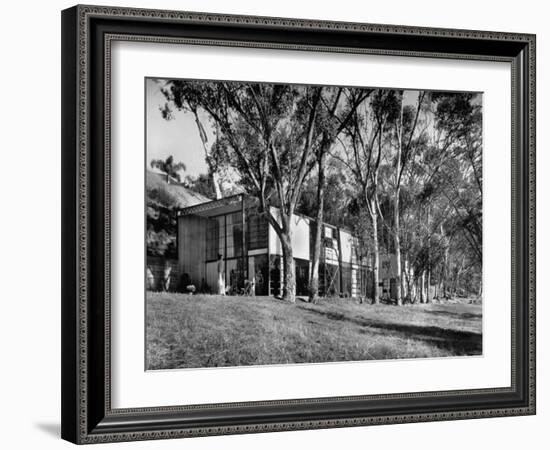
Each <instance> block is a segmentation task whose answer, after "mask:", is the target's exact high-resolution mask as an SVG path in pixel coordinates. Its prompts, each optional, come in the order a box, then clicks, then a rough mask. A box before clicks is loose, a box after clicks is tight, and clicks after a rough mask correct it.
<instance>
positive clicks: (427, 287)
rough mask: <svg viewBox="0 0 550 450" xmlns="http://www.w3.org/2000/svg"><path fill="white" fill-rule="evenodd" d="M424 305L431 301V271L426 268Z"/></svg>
mask: <svg viewBox="0 0 550 450" xmlns="http://www.w3.org/2000/svg"><path fill="white" fill-rule="evenodd" d="M426 278H427V279H426V303H431V302H432V299H431V298H430V286H431V283H432V270H431V268H429V267H428V276H427V277H426Z"/></svg>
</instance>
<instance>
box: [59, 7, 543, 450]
mask: <svg viewBox="0 0 550 450" xmlns="http://www.w3.org/2000/svg"><path fill="white" fill-rule="evenodd" d="M115 40H127V41H143V42H156V43H159V44H162V43H192V44H197V45H224V46H243V47H256V48H266V49H267V48H277V49H293V50H303V51H312V50H314V51H325V52H346V53H366V54H383V55H401V56H414V57H436V58H448V59H475V60H486V61H505V62H509V63H510V64H511V67H512V118H511V127H512V128H511V129H512V174H511V177H512V193H511V195H512V211H511V213H512V321H513V323H512V342H511V351H512V374H511V375H512V385H511V386H510V387H509V388H494V389H477V390H469V391H465V390H456V391H447V392H441V391H438V392H422V393H404V394H392V395H370V396H355V397H329V398H315V399H291V400H281V401H264V402H248V403H229V404H216V405H188V406H174V407H151V408H138V409H126V410H122V409H112V408H111V401H110V370H111V369H110V326H111V324H110V179H111V173H110V114H109V112H110V63H111V59H110V48H111V47H110V46H111V42H113V41H115ZM62 236H63V237H62V437H63V438H64V439H67V440H69V441H71V442H74V443H78V444H84V443H97V442H111V441H131V440H142V439H162V438H173V437H191V436H204V435H218V434H236V433H251V432H269V431H283V430H296V429H312V428H328V427H346V426H360V425H371V424H388V423H403V422H421V421H437V420H450V419H467V418H480V417H497V416H511V415H528V414H535V36H534V35H531V34H514V33H500V32H486V31H469V30H450V29H435V28H418V27H404V26H395V25H374V24H360V23H347V22H328V21H314V20H301V19H300V20H299V19H283V18H270V17H253V16H234V15H216V14H203V13H190V12H180V11H158V10H146V9H130V8H118V7H99V6H81V5H79V6H75V7H72V8H70V9H67V10H64V11H63V12H62Z"/></svg>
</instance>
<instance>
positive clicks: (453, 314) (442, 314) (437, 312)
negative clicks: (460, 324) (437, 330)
mask: <svg viewBox="0 0 550 450" xmlns="http://www.w3.org/2000/svg"><path fill="white" fill-rule="evenodd" d="M424 312H425V313H426V314H433V315H434V316H440V317H449V318H454V319H459V320H470V319H481V314H475V313H469V312H455V311H442V310H437V309H432V310H425V311H424Z"/></svg>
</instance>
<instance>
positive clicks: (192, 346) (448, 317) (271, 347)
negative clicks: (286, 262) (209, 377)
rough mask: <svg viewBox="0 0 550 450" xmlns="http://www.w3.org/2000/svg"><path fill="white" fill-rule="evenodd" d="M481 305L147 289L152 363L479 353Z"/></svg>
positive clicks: (175, 366)
mask: <svg viewBox="0 0 550 450" xmlns="http://www.w3.org/2000/svg"><path fill="white" fill-rule="evenodd" d="M481 309H482V307H481V305H461V304H444V305H438V304H430V305H410V306H409V305H407V306H402V307H399V308H397V307H395V306H393V305H384V304H380V305H367V304H357V303H356V302H353V301H350V300H349V299H330V300H325V299H323V300H321V301H320V302H319V303H317V304H311V303H304V302H300V301H298V302H297V303H296V304H291V303H287V302H283V301H281V300H276V299H274V298H268V297H231V296H224V297H222V296H218V295H185V294H173V293H152V292H148V293H147V321H146V323H147V368H148V369H149V370H151V369H178V368H188V367H227V366H249V365H266V364H296V363H319V362H336V361H364V360H372V359H401V358H441V357H446V356H464V355H481V352H482V321H481ZM403 376H406V375H405V374H404V375H403Z"/></svg>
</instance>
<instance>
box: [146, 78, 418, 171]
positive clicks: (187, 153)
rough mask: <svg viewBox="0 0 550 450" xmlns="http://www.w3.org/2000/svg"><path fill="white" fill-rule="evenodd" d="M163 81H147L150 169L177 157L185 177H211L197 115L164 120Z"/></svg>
mask: <svg viewBox="0 0 550 450" xmlns="http://www.w3.org/2000/svg"><path fill="white" fill-rule="evenodd" d="M162 84H163V81H157V80H156V79H151V78H149V79H147V82H146V101H147V103H146V110H147V167H148V168H150V167H151V165H150V163H151V160H153V159H166V158H167V157H168V156H170V155H173V156H174V161H175V162H180V161H181V162H183V163H184V164H185V165H186V168H187V170H186V171H185V172H184V175H191V176H193V177H195V176H197V175H199V174H204V173H207V167H206V163H205V160H204V149H203V146H202V142H201V140H200V136H199V132H198V129H197V125H196V123H195V118H194V116H193V114H191V113H186V112H183V111H173V119H172V120H166V119H163V117H162V115H161V112H160V108H161V107H163V106H164V104H165V103H166V101H165V98H164V95H163V94H162V92H161V87H162ZM417 98H418V91H413V90H406V91H405V94H404V103H405V104H406V105H413V104H416V101H417ZM201 122H202V124H203V126H204V128H205V130H206V133H207V136H208V146H210V145H211V143H212V141H213V138H214V133H213V130H212V128H211V126H210V125H209V123H208V121H207V120H206V117H201Z"/></svg>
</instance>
